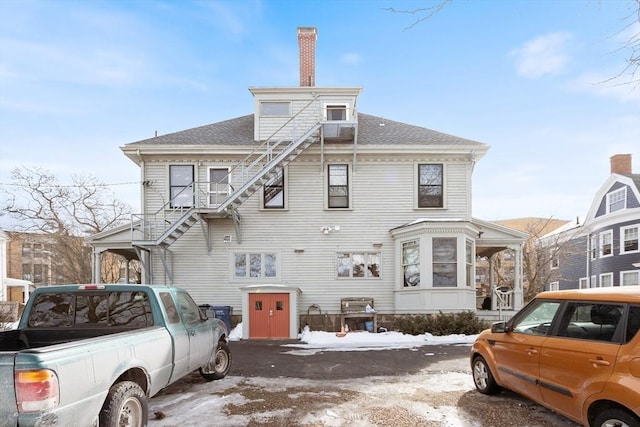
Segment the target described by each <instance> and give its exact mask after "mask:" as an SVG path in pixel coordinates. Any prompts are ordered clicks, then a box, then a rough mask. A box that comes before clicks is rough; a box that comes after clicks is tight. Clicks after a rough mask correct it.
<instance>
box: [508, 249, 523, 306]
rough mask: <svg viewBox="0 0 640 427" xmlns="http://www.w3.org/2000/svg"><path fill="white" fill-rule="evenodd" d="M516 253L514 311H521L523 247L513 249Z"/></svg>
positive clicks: (514, 264) (514, 265)
mask: <svg viewBox="0 0 640 427" xmlns="http://www.w3.org/2000/svg"><path fill="white" fill-rule="evenodd" d="M510 249H513V250H514V252H515V260H514V263H513V268H514V270H515V271H514V272H513V309H514V310H520V309H521V308H522V306H523V291H522V245H518V246H515V247H512V248H510Z"/></svg>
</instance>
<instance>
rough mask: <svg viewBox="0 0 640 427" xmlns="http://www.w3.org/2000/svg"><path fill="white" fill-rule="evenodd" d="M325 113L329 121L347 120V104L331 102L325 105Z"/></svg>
mask: <svg viewBox="0 0 640 427" xmlns="http://www.w3.org/2000/svg"><path fill="white" fill-rule="evenodd" d="M325 115H326V120H327V121H335V120H347V105H346V104H331V105H326V106H325Z"/></svg>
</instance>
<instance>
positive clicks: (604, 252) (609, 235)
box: [600, 230, 613, 257]
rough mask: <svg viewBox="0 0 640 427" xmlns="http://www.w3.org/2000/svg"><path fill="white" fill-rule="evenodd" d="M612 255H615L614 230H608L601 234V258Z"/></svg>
mask: <svg viewBox="0 0 640 427" xmlns="http://www.w3.org/2000/svg"><path fill="white" fill-rule="evenodd" d="M611 255H613V230H607V231H603V232H602V233H600V256H601V257H607V256H611Z"/></svg>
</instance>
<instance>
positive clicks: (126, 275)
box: [124, 258, 130, 284]
mask: <svg viewBox="0 0 640 427" xmlns="http://www.w3.org/2000/svg"><path fill="white" fill-rule="evenodd" d="M124 262H125V264H124V283H126V284H129V262H130V260H129V258H125V259H124Z"/></svg>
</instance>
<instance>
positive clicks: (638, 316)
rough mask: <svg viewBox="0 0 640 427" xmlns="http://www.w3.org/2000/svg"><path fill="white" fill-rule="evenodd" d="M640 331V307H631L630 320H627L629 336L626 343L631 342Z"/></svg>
mask: <svg viewBox="0 0 640 427" xmlns="http://www.w3.org/2000/svg"><path fill="white" fill-rule="evenodd" d="M638 330H640V306H637V305H632V306H631V307H629V319H628V320H627V336H626V340H625V342H629V341H631V340H632V339H633V337H635V336H636V334H637V333H638Z"/></svg>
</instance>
